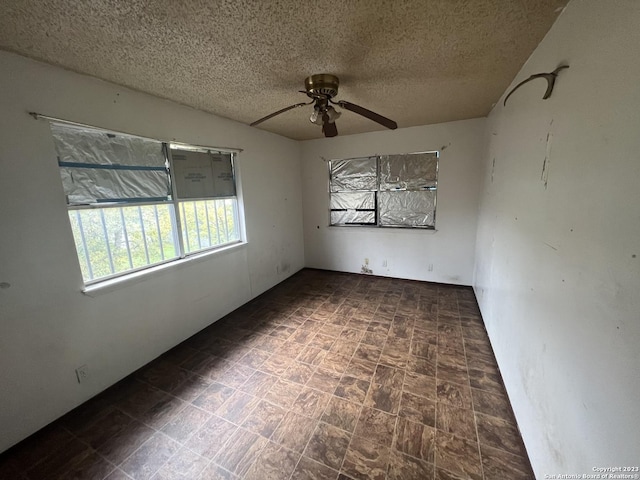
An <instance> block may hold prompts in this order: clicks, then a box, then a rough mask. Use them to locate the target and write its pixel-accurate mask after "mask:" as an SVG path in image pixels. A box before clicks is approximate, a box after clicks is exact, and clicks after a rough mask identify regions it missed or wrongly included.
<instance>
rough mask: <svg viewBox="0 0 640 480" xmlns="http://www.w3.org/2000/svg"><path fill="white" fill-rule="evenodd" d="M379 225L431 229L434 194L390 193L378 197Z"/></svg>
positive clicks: (433, 214) (381, 193)
mask: <svg viewBox="0 0 640 480" xmlns="http://www.w3.org/2000/svg"><path fill="white" fill-rule="evenodd" d="M378 200H379V209H380V225H381V226H387V227H433V226H434V225H435V206H436V192H433V191H430V190H423V191H403V190H400V191H391V192H380V195H379V197H378Z"/></svg>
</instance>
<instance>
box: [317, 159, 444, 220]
mask: <svg viewBox="0 0 640 480" xmlns="http://www.w3.org/2000/svg"><path fill="white" fill-rule="evenodd" d="M425 154H432V155H435V158H436V177H435V180H434V183H435V186H434V187H429V188H423V189H417V188H409V189H394V190H390V189H382V188H381V185H380V184H381V176H382V172H381V168H380V164H381V161H382V157H385V156H408V155H425ZM363 158H375V159H376V187H375V190H343V191H335V192H334V191H333V190H332V185H333V183H332V180H333V169H332V163H333V162H338V161H349V160H359V159H363ZM327 167H328V173H329V175H328V193H329V195H328V196H329V199H328V204H329V205H328V207H329V208H328V214H329V216H328V226H329V227H361V228H362V227H365V228H366V227H369V228H387V229H388V228H398V229H403V230H407V229H408V230H431V231H436V212H437V197H438V182H439V178H438V177H439V174H440V151H439V150H428V151H420V152H410V153H400V154H393V153H392V154H376V155H364V156H361V157H348V158H335V159H331V160H329V161H328V162H327ZM394 191H408V192H422V191H433V192H434V197H433V225H383V224H381V222H380V199H379V194H380V193H383V192H394ZM349 192H372V193H373V194H374V205H375V222H374V223H332V219H331V213H332V212H333V211H338V210H336V209H332V208H331V196H332V195H333V194H335V193H349ZM356 211H361V210H360V209H357V210H356ZM362 211H365V210H362ZM366 211H370V209H366Z"/></svg>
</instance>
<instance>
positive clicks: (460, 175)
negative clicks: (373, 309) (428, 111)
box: [302, 113, 485, 285]
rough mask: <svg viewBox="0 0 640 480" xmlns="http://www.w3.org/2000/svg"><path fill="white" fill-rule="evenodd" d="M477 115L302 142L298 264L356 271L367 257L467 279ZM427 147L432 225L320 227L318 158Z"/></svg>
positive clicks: (378, 268) (325, 219)
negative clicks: (434, 174)
mask: <svg viewBox="0 0 640 480" xmlns="http://www.w3.org/2000/svg"><path fill="white" fill-rule="evenodd" d="M345 115H353V114H350V113H346V114H345ZM484 123H485V119H483V118H481V119H475V120H465V121H460V122H451V123H444V124H439V125H429V126H422V127H411V128H403V129H398V130H393V131H391V130H390V131H384V132H375V133H364V134H359V135H346V136H339V137H335V138H331V139H319V140H308V141H305V142H303V144H302V190H303V200H304V241H305V265H306V266H307V267H314V268H323V269H328V270H337V271H343V272H358V273H359V272H360V271H361V269H362V266H363V265H364V262H365V259H368V260H369V268H370V269H371V270H373V274H374V275H381V276H388V277H398V278H409V279H415V280H428V281H433V282H443V283H453V284H461V285H471V281H472V276H473V261H474V256H475V251H474V249H475V232H476V222H477V210H478V198H479V195H480V187H481V182H480V180H481V176H482V174H481V170H482V161H481V156H482V152H483V149H484V147H483V145H484V144H483V133H484ZM338 128H339V127H338ZM433 150H440V152H441V155H440V163H439V172H438V193H437V208H436V230H437V231H435V232H433V231H428V230H403V229H381V228H374V227H328V224H329V210H328V209H329V194H328V167H327V163H326V161H325V159H326V160H331V159H337V158H352V157H362V156H368V155H376V154H391V153H410V152H421V151H433ZM385 261H386V267H385V266H383V265H384V262H385ZM430 265H432V266H433V269H432V271H429V266H430Z"/></svg>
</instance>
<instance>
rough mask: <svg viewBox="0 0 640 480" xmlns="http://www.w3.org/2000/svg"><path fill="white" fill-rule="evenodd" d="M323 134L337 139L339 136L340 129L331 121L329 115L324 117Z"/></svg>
mask: <svg viewBox="0 0 640 480" xmlns="http://www.w3.org/2000/svg"><path fill="white" fill-rule="evenodd" d="M322 133H324V136H325V137H335V136H336V135H338V127H336V122H330V121H329V115H327V114H326V113H325V114H324V115H322Z"/></svg>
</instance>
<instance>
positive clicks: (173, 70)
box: [0, 0, 567, 139]
mask: <svg viewBox="0 0 640 480" xmlns="http://www.w3.org/2000/svg"><path fill="white" fill-rule="evenodd" d="M566 3H567V0H412V1H401V0H386V1H385V0H360V1H357V0H326V1H323V2H315V1H308V2H299V1H296V2H294V1H292V0H279V1H276V0H272V1H269V0H263V1H258V0H255V1H248V0H244V1H219V0H217V1H216V0H209V1H208V0H182V1H177V0H157V1H151V0H149V1H143V0H92V1H78V0H4V1H3V2H2V8H1V10H2V15H0V49H5V50H9V51H13V52H17V53H19V54H22V55H25V56H28V57H32V58H35V59H39V60H43V61H46V62H49V63H52V64H55V65H60V66H62V67H65V68H68V69H71V70H74V71H77V72H82V73H85V74H89V75H93V76H96V77H98V78H101V79H104V80H108V81H110V82H114V83H117V84H120V85H124V86H127V87H131V88H134V89H136V90H141V91H144V92H148V93H151V94H153V95H157V96H160V97H164V98H168V99H171V100H175V101H177V102H180V103H183V104H185V105H190V106H193V107H195V108H199V109H202V110H205V111H208V112H212V113H215V114H217V115H220V116H223V117H227V118H231V119H234V120H237V121H239V122H243V123H247V124H248V123H251V122H252V121H254V120H257V119H258V118H261V117H263V116H265V115H267V114H268V113H271V112H272V111H274V110H278V109H280V108H283V107H285V106H288V105H291V104H293V103H298V102H302V101H305V100H306V98H307V97H306V96H304V95H303V94H300V93H297V91H298V90H300V89H302V88H303V86H304V85H303V81H304V79H305V77H307V76H308V75H311V74H314V73H333V74H335V75H337V76H338V77H339V78H340V92H339V95H338V97H337V98H338V99H344V100H349V101H351V102H353V103H357V104H359V105H362V106H364V107H366V108H369V109H371V110H374V111H376V112H378V113H380V114H382V115H385V116H387V117H390V118H392V119H394V120H396V121H397V122H398V125H399V127H400V128H402V127H409V126H414V125H425V124H432V123H440V122H446V121H451V120H461V119H466V118H474V117H480V116H484V115H486V114H488V113H489V110H490V109H491V107H492V105H493V104H494V103H495V102H497V100H498V98H499V97H500V95H501V94H502V93H503V92H504V90H505V88H506V87H507V86H508V85H509V83H510V82H511V80H513V77H514V76H515V74H516V73H517V72H518V70H519V69H520V67H521V66H522V65H523V63H524V62H525V61H526V60H527V58H528V57H529V55H530V54H531V52H532V51H533V50H534V49H535V47H536V46H537V45H538V43H539V42H540V40H541V39H542V37H543V36H544V35H545V33H546V32H547V31H548V30H549V28H550V27H551V25H552V23H553V21H554V20H555V19H556V17H557V15H558V14H559V12H560V11H561V9H562V7H564V6H565V5H566ZM555 67H556V65H549V71H551V70H553V69H554V68H555ZM45 113H46V112H45ZM310 113H311V107H305V108H298V109H294V110H290V111H289V112H287V113H284V114H282V115H281V116H279V117H275V118H273V119H271V120H268V121H266V122H264V123H263V124H261V125H260V126H259V128H263V129H265V130H269V131H272V132H276V133H279V134H281V135H285V136H287V137H290V138H294V139H308V138H317V137H321V136H322V133H321V127H319V126H316V125H313V124H311V123H310V122H309V120H308V117H309V114H310ZM337 125H338V130H339V132H340V133H341V134H350V133H360V132H368V131H374V130H383V129H384V127H381V126H379V125H378V124H376V123H374V122H371V121H370V120H367V119H365V118H362V117H360V116H358V115H356V114H355V113H352V112H344V113H343V115H342V117H341V118H340V119H339V120H338V122H337Z"/></svg>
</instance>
